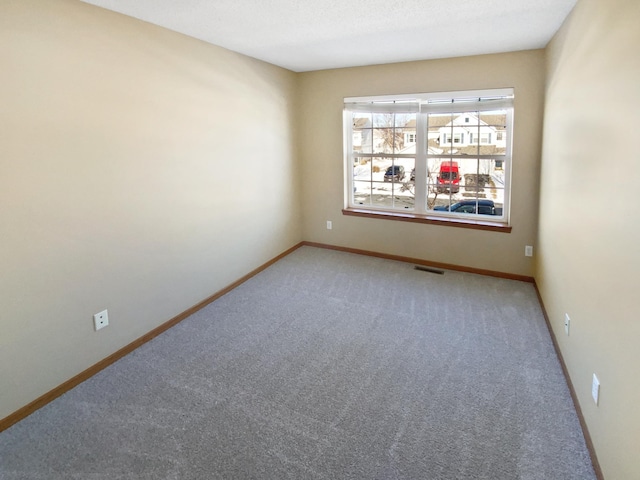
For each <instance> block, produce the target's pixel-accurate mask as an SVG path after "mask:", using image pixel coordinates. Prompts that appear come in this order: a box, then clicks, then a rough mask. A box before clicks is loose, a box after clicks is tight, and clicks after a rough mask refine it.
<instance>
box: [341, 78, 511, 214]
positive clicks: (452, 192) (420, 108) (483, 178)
mask: <svg viewBox="0 0 640 480" xmlns="http://www.w3.org/2000/svg"><path fill="white" fill-rule="evenodd" d="M512 118H513V90H512V89H500V90H483V91H472V92H455V93H451V92H449V93H431V94H416V95H399V96H391V97H366V98H363V97H360V98H347V99H345V108H344V120H345V122H344V124H345V158H346V162H347V163H346V170H345V171H346V175H345V177H346V184H347V188H346V192H347V193H346V199H345V205H346V211H345V213H347V211H349V210H357V211H358V212H364V213H367V212H371V213H372V214H375V213H383V214H385V216H387V217H388V216H389V215H393V214H396V215H397V216H402V217H404V218H407V215H409V214H410V215H412V216H413V218H417V219H423V220H434V219H435V220H436V221H447V220H451V219H455V220H457V221H458V222H456V223H460V221H462V222H465V221H466V222H467V223H470V224H471V223H474V222H476V223H477V222H479V221H481V222H484V223H486V222H490V223H494V224H500V225H506V224H508V218H509V217H508V205H509V196H510V195H509V194H510V184H509V173H510V165H511V142H512ZM400 212H402V213H400Z"/></svg>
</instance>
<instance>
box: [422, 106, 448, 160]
mask: <svg viewBox="0 0 640 480" xmlns="http://www.w3.org/2000/svg"><path fill="white" fill-rule="evenodd" d="M452 119H453V116H452V115H451V114H450V113H446V114H441V113H431V114H429V115H427V147H428V151H429V153H430V154H432V155H439V154H441V153H443V152H444V148H446V147H448V146H450V145H451V144H452V142H453V138H452V131H451V121H452ZM447 126H448V128H447Z"/></svg>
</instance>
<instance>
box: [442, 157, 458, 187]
mask: <svg viewBox="0 0 640 480" xmlns="http://www.w3.org/2000/svg"><path fill="white" fill-rule="evenodd" d="M437 182H438V184H437V189H438V193H443V192H447V191H449V192H451V193H458V192H459V191H460V168H459V167H458V162H442V163H441V164H440V173H438V179H437Z"/></svg>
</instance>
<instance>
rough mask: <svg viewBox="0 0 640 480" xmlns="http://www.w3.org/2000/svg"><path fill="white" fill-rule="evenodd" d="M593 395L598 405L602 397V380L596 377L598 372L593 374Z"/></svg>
mask: <svg viewBox="0 0 640 480" xmlns="http://www.w3.org/2000/svg"><path fill="white" fill-rule="evenodd" d="M591 396H592V397H593V401H594V402H596V405H598V399H599V398H600V380H598V377H596V374H595V373H594V374H593V381H592V382H591Z"/></svg>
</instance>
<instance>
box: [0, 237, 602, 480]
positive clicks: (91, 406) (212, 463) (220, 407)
mask: <svg viewBox="0 0 640 480" xmlns="http://www.w3.org/2000/svg"><path fill="white" fill-rule="evenodd" d="M25 381H28V379H25ZM594 478H595V475H594V473H593V469H592V467H591V463H590V460H589V456H588V453H587V450H586V447H585V442H584V438H583V436H582V432H581V430H580V426H579V422H578V419H577V416H576V412H575V409H574V407H573V404H572V402H571V398H570V396H569V391H568V388H567V385H566V382H565V380H564V377H563V375H562V371H561V368H560V365H559V363H558V359H557V357H556V355H555V353H554V350H553V347H552V344H551V340H550V337H549V333H548V331H547V328H546V325H545V322H544V319H543V316H542V313H541V309H540V306H539V303H538V301H537V298H536V294H535V291H534V288H533V286H532V285H531V284H527V283H523V282H515V281H509V280H503V279H497V278H490V277H483V276H478V275H472V274H465V273H458V272H450V271H447V272H446V273H445V275H434V274H430V273H425V272H420V271H417V270H414V269H413V266H412V265H411V264H405V263H401V262H393V261H389V260H382V259H377V258H370V257H365V256H359V255H353V254H347V253H342V252H335V251H330V250H323V249H317V248H312V247H302V248H300V249H298V250H296V251H295V252H294V253H292V254H291V255H289V256H288V257H286V258H284V259H283V260H281V261H279V262H278V263H276V264H274V265H273V266H271V267H270V268H268V269H267V270H265V271H264V272H262V273H261V274H259V275H257V276H256V277H254V278H252V279H251V280H249V281H248V282H246V283H244V284H243V285H241V286H240V287H238V288H236V289H235V290H233V291H232V292H231V293H229V294H227V295H225V296H224V297H222V298H220V299H219V300H217V301H216V302H214V303H212V304H211V305H210V306H208V307H207V308H205V309H203V310H201V311H200V312H198V313H197V314H195V315H193V316H192V317H190V318H188V319H187V320H185V321H183V322H182V323H181V324H179V325H178V326H176V327H174V328H172V329H171V330H169V331H168V332H166V333H165V334H163V335H161V336H160V337H158V338H156V339H154V340H153V341H151V342H150V343H147V344H146V345H144V346H143V347H141V348H140V349H138V350H137V351H135V352H134V353H132V354H131V355H129V356H127V357H125V358H124V359H122V360H120V361H118V362H117V363H115V364H114V365H112V366H111V367H109V368H107V369H106V370H104V371H102V372H101V373H99V374H98V375H96V376H95V377H93V378H91V379H90V380H88V381H87V382H85V383H84V384H82V385H80V386H79V387H77V388H75V389H74V390H72V391H70V392H69V393H67V394H65V395H63V396H62V397H60V398H58V399H57V400H55V401H54V402H52V403H51V404H49V405H47V406H46V407H44V408H42V409H41V410H39V411H38V412H36V413H35V414H33V415H31V416H30V417H29V418H27V419H25V420H23V421H22V422H20V423H18V424H16V425H14V426H13V427H11V428H10V429H8V430H6V431H5V432H3V433H1V434H0V479H3V480H5V479H6V480H9V479H12V480H13V479H47V480H49V479H83V480H94V479H278V480H279V479H427V480H429V479H434V480H436V479H443V480H444V479H447V480H448V479H474V480H475V479H491V480H502V479H504V480H513V479H522V480H534V479H540V480H556V479H557V480H572V479H575V480H590V479H594Z"/></svg>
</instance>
